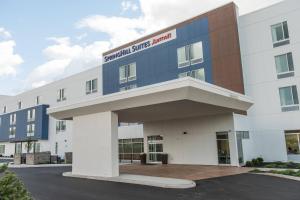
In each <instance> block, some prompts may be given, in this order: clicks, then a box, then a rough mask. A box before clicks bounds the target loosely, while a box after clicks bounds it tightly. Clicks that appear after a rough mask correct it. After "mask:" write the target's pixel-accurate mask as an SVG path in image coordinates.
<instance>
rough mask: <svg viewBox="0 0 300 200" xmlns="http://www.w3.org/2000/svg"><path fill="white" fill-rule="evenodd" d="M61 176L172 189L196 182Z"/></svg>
mask: <svg viewBox="0 0 300 200" xmlns="http://www.w3.org/2000/svg"><path fill="white" fill-rule="evenodd" d="M63 176H65V177H72V178H85V179H92V180H101V181H111V182H119V183H130V184H137V185H147V186H153V187H161V188H172V189H188V188H193V187H196V183H195V182H194V181H191V180H185V179H175V178H164V177H154V176H142V175H132V174H121V175H120V176H118V177H111V178H106V177H98V176H83V175H75V174H72V172H64V173H63Z"/></svg>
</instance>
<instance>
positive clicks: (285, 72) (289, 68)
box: [275, 53, 294, 78]
mask: <svg viewBox="0 0 300 200" xmlns="http://www.w3.org/2000/svg"><path fill="white" fill-rule="evenodd" d="M275 63H276V71H277V77H278V78H285V77H290V76H294V62H293V56H292V53H287V54H283V55H279V56H275Z"/></svg>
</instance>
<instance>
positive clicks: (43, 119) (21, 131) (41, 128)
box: [0, 105, 49, 142]
mask: <svg viewBox="0 0 300 200" xmlns="http://www.w3.org/2000/svg"><path fill="white" fill-rule="evenodd" d="M48 107H49V106H48V105H39V106H35V107H31V108H27V109H22V110H18V111H16V112H12V113H7V114H4V115H0V117H1V120H2V124H1V126H0V141H1V142H6V141H11V142H13V141H26V140H28V139H32V140H47V139H48V130H49V116H48V115H47V108H48ZM33 108H34V109H35V121H34V122H28V121H27V111H28V110H31V109H33ZM13 113H16V117H17V118H16V125H15V127H16V135H15V138H14V139H9V128H10V127H11V126H10V121H9V118H10V115H11V114H13ZM30 123H34V124H35V133H34V136H32V137H30V138H29V137H27V125H28V124H30Z"/></svg>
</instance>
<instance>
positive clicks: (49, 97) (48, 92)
mask: <svg viewBox="0 0 300 200" xmlns="http://www.w3.org/2000/svg"><path fill="white" fill-rule="evenodd" d="M101 73H102V70H101V68H100V67H95V68H92V69H90V70H87V71H85V72H82V73H79V74H76V75H73V76H70V77H68V78H65V79H62V80H59V81H55V82H53V83H50V84H48V85H45V86H43V87H40V88H36V89H32V90H30V91H27V92H24V93H21V94H19V95H16V96H10V97H8V96H4V97H3V98H0V113H1V114H2V113H3V111H4V110H3V109H4V107H6V113H10V112H14V111H17V110H19V109H18V102H19V101H20V102H21V105H22V107H21V109H25V108H29V107H33V106H36V105H37V97H38V98H39V105H41V104H46V105H49V106H50V107H54V106H58V105H64V104H68V103H70V102H76V101H78V100H89V99H93V98H95V97H97V96H99V95H102V87H101V84H102V80H101V79H100V77H101ZM92 79H98V86H97V92H95V93H92V94H88V95H87V94H86V81H89V80H92ZM62 88H64V89H65V97H66V100H65V101H61V102H58V101H57V98H58V90H60V89H62ZM56 123H57V120H56V119H54V118H52V117H49V133H48V134H49V135H48V140H41V141H38V143H40V151H51V153H52V154H53V155H59V156H61V157H64V153H65V152H71V151H72V143H71V139H72V132H73V130H72V121H71V120H66V129H65V130H64V131H57V130H56ZM56 143H57V144H56ZM1 144H5V153H4V154H3V155H4V156H10V155H13V154H14V152H15V144H14V143H9V142H5V143H4V142H2V143H0V145H1ZM25 144H26V142H24V143H23V149H22V152H26V147H25ZM56 149H57V152H56Z"/></svg>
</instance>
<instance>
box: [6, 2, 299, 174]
mask: <svg viewBox="0 0 300 200" xmlns="http://www.w3.org/2000/svg"><path fill="white" fill-rule="evenodd" d="M299 18H300V3H299V1H298V0H285V1H283V2H281V3H278V4H275V5H273V6H270V7H267V8H265V9H262V10H259V11H256V12H253V13H250V14H247V15H244V16H240V17H239V18H238V23H239V24H238V27H239V37H240V48H241V56H242V65H243V77H244V87H245V94H246V96H247V97H250V99H251V100H252V101H253V105H252V107H251V108H250V109H249V110H248V111H247V115H239V114H232V112H231V113H230V114H228V112H226V113H218V112H217V110H214V112H215V113H209V112H208V111H209V109H208V110H204V111H205V112H207V113H206V114H207V115H204V116H198V115H196V114H195V115H194V116H192V115H190V116H188V115H186V116H185V118H184V119H178V118H179V117H178V116H177V118H174V119H172V118H170V116H173V115H174V114H175V112H170V109H169V110H168V109H166V111H168V112H170V113H167V112H165V113H163V111H164V109H163V108H162V107H159V108H157V107H155V109H157V110H158V113H159V112H160V113H159V114H158V115H155V116H154V115H153V116H151V115H148V116H142V115H139V114H141V113H143V112H141V113H134V111H135V110H134V109H132V112H131V111H128V110H127V109H129V108H134V107H138V106H140V107H142V108H141V109H143V110H142V111H145V112H149V110H147V107H146V106H149V105H151V103H152V104H154V103H153V102H156V103H157V102H160V101H161V102H160V103H165V102H167V101H168V102H169V101H170V100H172V101H176V100H177V101H179V100H182V99H186V96H188V94H190V93H188V94H186V93H180V92H181V90H178V91H179V92H178V93H176V94H172V95H173V96H172V95H171V94H166V95H170V96H167V97H168V98H167V97H162V96H161V94H160V93H159V92H162V91H161V90H162V89H161V88H163V87H166V90H167V89H168V87H167V86H166V85H167V83H162V84H160V85H158V86H159V87H157V86H146V87H144V88H137V89H134V90H133V91H125V92H121V94H112V95H106V98H105V97H103V96H102V68H101V67H96V68H93V69H90V70H87V71H85V72H82V73H79V74H77V75H74V76H71V77H68V78H65V79H63V80H60V81H56V82H53V83H51V84H48V85H46V86H43V87H40V88H37V89H33V90H30V91H28V92H24V93H22V94H19V95H16V96H13V97H7V96H0V109H1V110H0V112H1V113H2V112H3V108H4V106H6V109H7V111H6V112H7V113H9V112H14V111H16V110H17V109H18V102H19V101H21V102H22V108H28V107H31V106H35V105H36V97H37V96H39V101H40V102H39V104H47V105H49V106H50V109H49V110H50V111H51V110H52V111H51V112H52V113H56V112H58V113H59V112H63V111H61V110H60V108H64V109H65V110H68V109H71V111H72V109H73V110H76V109H77V108H79V107H82V110H80V109H78V110H79V111H76V113H75V115H74V116H75V117H74V119H73V120H67V122H66V123H67V124H66V130H65V131H60V132H58V131H57V130H56V122H57V120H56V119H54V118H53V117H50V119H49V139H48V140H45V141H39V143H40V144H41V147H40V148H41V151H51V153H52V154H57V155H59V156H61V157H63V156H64V153H65V152H76V154H77V155H78V157H76V158H75V160H74V166H75V168H74V169H75V170H74V171H73V172H74V173H77V174H86V175H95V174H96V175H99V176H116V175H118V172H117V171H118V169H117V167H116V165H117V164H116V160H117V159H116V154H117V149H116V147H115V146H116V141H117V137H116V129H115V128H116V126H117V119H116V117H114V115H115V113H113V112H116V113H118V114H119V122H123V121H122V120H124V119H125V121H124V122H133V123H134V122H140V124H136V125H130V126H120V127H118V130H117V132H118V138H119V139H128V138H144V151H145V152H146V153H149V149H148V147H149V146H148V136H153V135H160V136H162V137H163V141H162V143H163V149H164V150H163V153H168V154H169V162H170V163H173V164H205V165H217V164H218V152H217V151H218V148H217V141H216V133H217V132H228V137H229V147H230V159H231V165H239V155H238V142H237V137H236V134H237V132H247V131H248V132H249V133H250V134H249V135H250V137H249V138H247V139H243V140H242V147H243V149H242V152H243V158H244V159H243V160H244V161H247V160H251V159H252V158H255V157H258V156H261V157H263V158H264V160H266V161H298V162H300V156H298V155H288V152H287V148H286V141H285V131H293V130H300V123H299V122H300V121H299V119H300V111H299V110H293V111H289V112H283V111H282V106H281V101H280V95H279V88H282V87H286V86H296V87H297V90H298V95H299V94H300V67H299V66H300V26H299V24H298V21H297V20H298V19H299ZM282 22H287V24H288V29H289V44H286V45H282V46H279V47H273V41H272V33H271V26H273V25H275V24H278V23H282ZM286 53H292V55H293V63H294V71H293V73H294V75H293V76H290V77H286V78H278V72H277V71H276V64H275V56H278V55H282V54H286ZM93 79H97V80H98V86H97V92H95V93H92V94H86V81H89V80H93ZM180 84H182V83H180V81H179V82H178V85H179V86H180ZM178 85H177V86H178ZM200 86H201V87H203V88H206V87H211V88H213V89H212V90H213V91H218V92H220V91H221V93H222V94H227V93H229V92H228V91H223V90H221V89H219V88H217V87H214V86H210V85H209V86H208V85H206V83H203V84H202V83H201V84H200ZM200 86H199V87H200ZM63 88H64V89H65V92H66V93H65V94H66V95H65V96H66V100H65V101H61V102H57V92H58V90H59V89H63ZM203 88H200V89H203ZM197 89H199V88H197ZM149 91H154V92H157V94H156V96H153V97H152V99H151V98H146V97H144V95H146V94H147V92H149ZM136 93H139V94H140V95H141V96H143V98H144V99H143V101H141V102H139V103H137V101H132V100H130V99H131V98H134V97H135V94H136ZM216 93H217V92H216ZM201 94H202V93H201ZM205 94H206V93H205ZM118 95H119V96H118ZM120 95H123V96H121V97H120ZM180 95H182V97H181V99H179V96H180ZM206 95H207V94H206ZM107 96H109V97H107ZM200 96H201V95H199V96H196V95H195V96H192V97H191V99H190V100H191V101H199V102H200V100H199V99H197V98H200ZM102 97H103V98H102ZM118 98H119V99H118ZM122 98H123V99H122ZM163 98H166V99H163ZM99 99H100V100H99ZM107 99H109V100H110V101H112V102H113V103H115V104H116V108H114V110H113V112H111V111H112V109H113V107H112V105H111V104H109V103H107V102H106V101H108V100H107ZM127 99H129V100H127ZM206 100H207V99H206ZM208 100H209V101H207V102H205V103H206V104H209V103H211V104H213V105H214V106H216V104H217V103H220V102H221V103H220V104H218V106H224V105H225V104H226V102H227V101H225V100H224V99H222V100H220V101H218V99H215V98H213V97H210V98H208ZM243 100H244V101H246V100H245V99H243ZM113 103H112V104H113ZM214 103H215V104H214ZM233 103H236V105H238V102H233ZM248 103H249V102H248ZM99 104H101V105H102V104H103V107H101V106H98V107H97V106H96V105H99ZM92 105H93V106H94V107H93V106H92ZM85 106H86V107H89V109H86V110H84V109H83V107H85ZM143 106H145V107H143ZM172 106H174V105H173V104H170V108H176V109H179V110H180V106H176V107H175V106H174V107H172ZM185 106H186V107H188V106H190V104H185ZM226 106H227V107H230V106H232V105H229V104H226ZM226 106H225V107H226ZM108 107H109V109H111V110H109V109H107V108H108ZM186 107H185V108H186ZM121 108H122V109H124V110H126V111H128V112H126V111H123V110H121ZM152 108H153V107H152ZM165 108H167V107H165ZM185 108H184V109H185ZM201 108H202V109H203V108H204V107H201ZM230 108H232V107H230ZM97 109H98V110H97ZM184 109H183V108H182V110H180V111H181V112H180V113H181V114H182V113H183V112H184ZM62 110H63V109H62ZM171 110H172V109H171ZM173 110H174V109H173ZM237 110H239V111H241V110H242V111H245V110H247V109H245V108H239V109H237ZM71 111H66V116H69V115H70V114H69V112H71ZM95 111H98V114H95V113H93V114H92V112H95ZM190 111H195V112H196V111H197V110H194V107H191V109H190ZM81 112H82V113H83V114H85V115H83V114H82V115H79V114H78V113H81ZM105 113H106V114H105ZM59 114H60V113H59ZM59 114H58V115H59ZM64 114H65V113H64ZM64 114H62V115H61V116H62V117H61V116H60V115H59V117H58V118H64V117H65V116H64ZM94 114H95V116H94ZM185 114H187V113H185ZM70 116H72V117H73V115H70ZM108 116H110V117H111V120H108V119H106V118H105V117H108ZM120 116H121V117H120ZM136 116H139V117H144V118H143V119H140V118H137V117H136ZM157 116H159V117H160V120H154V118H157ZM151 117H153V118H151ZM100 118H101V119H102V121H101V120H100ZM104 118H105V120H104ZM97 119H98V120H97ZM112 119H113V120H112ZM103 120H104V121H103ZM126 120H128V121H126ZM134 120H136V121H134ZM74 121H76V122H77V124H76V125H75V127H73V126H74V124H73V123H74ZM81 121H83V122H85V123H84V124H83V125H80V123H81ZM112 121H113V122H112ZM103 122H108V123H109V124H102V123H103ZM93 123H94V124H93ZM142 123H144V124H142ZM78 124H79V125H78ZM112 124H113V126H110V125H112ZM92 125H95V127H94V128H91V126H92ZM103 127H105V130H103V132H100V131H99V130H101V129H103ZM95 128H97V129H95ZM82 132H86V133H87V134H85V135H81V134H80V133H82ZM112 134H113V135H112ZM71 141H76V143H74V142H73V143H72V142H71ZM109 142H113V143H114V144H111V145H108V146H107V145H106V144H107V143H109ZM1 144H5V145H6V149H5V154H4V155H6V156H9V155H12V154H14V151H15V147H14V144H13V143H0V145H1ZM74 145H75V148H74ZM83 147H85V148H83ZM86 149H88V150H87V151H86ZM23 151H24V152H25V151H26V150H25V147H23ZM95 151H97V152H99V159H96V160H95V159H94V157H93V156H92V154H93V152H95ZM100 157H102V158H105V160H108V161H109V162H107V163H106V164H107V165H105V166H104V165H103V162H102V160H101V159H100ZM91 162H93V164H91ZM81 163H85V164H81ZM99 169H101V170H102V171H103V172H102V173H100V172H99ZM76 170H77V171H76Z"/></svg>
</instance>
